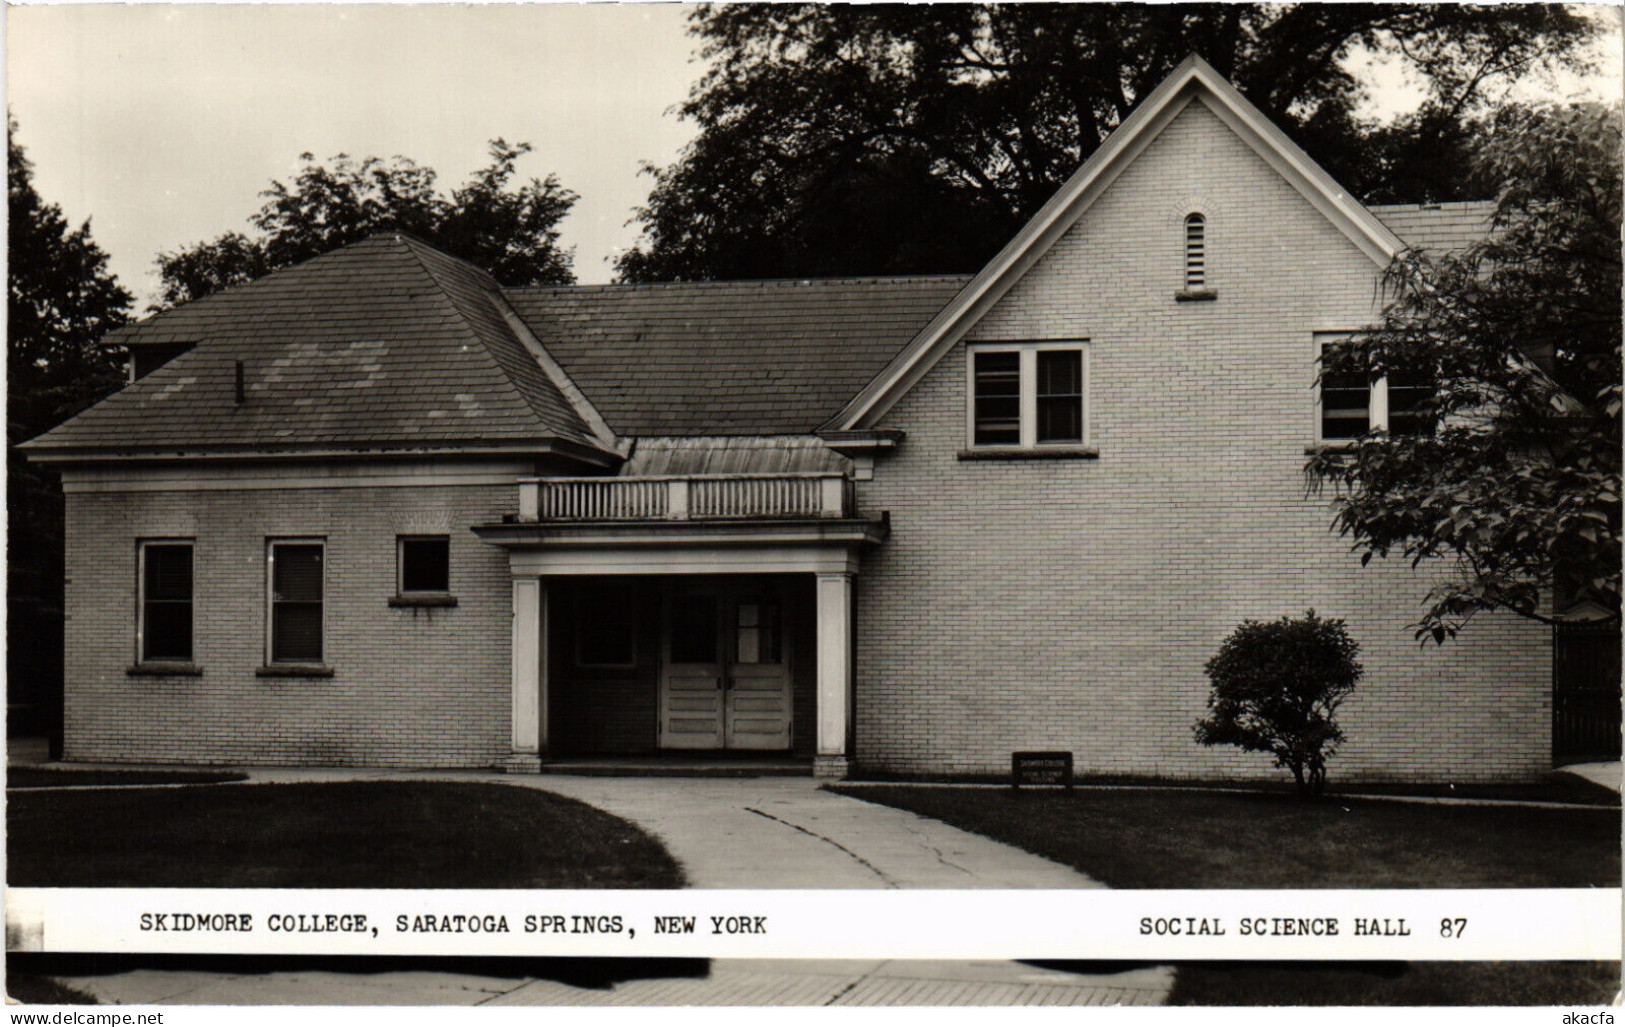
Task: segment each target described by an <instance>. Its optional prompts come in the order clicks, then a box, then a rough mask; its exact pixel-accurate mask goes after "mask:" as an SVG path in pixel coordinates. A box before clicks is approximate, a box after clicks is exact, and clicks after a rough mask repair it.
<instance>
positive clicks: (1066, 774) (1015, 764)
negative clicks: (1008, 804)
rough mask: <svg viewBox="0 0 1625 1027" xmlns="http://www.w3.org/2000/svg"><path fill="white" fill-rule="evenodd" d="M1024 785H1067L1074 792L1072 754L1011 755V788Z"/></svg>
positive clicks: (1067, 788) (1035, 753) (1018, 753)
mask: <svg viewBox="0 0 1625 1027" xmlns="http://www.w3.org/2000/svg"><path fill="white" fill-rule="evenodd" d="M1022 785H1065V786H1066V790H1067V791H1071V790H1072V754H1071V753H1070V752H1013V753H1011V754H1010V787H1011V788H1020V787H1021V786H1022Z"/></svg>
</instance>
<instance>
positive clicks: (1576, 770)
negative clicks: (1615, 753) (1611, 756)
mask: <svg viewBox="0 0 1625 1027" xmlns="http://www.w3.org/2000/svg"><path fill="white" fill-rule="evenodd" d="M1557 769H1558V771H1559V772H1561V773H1564V774H1577V775H1579V776H1580V777H1583V778H1585V779H1586V780H1587V781H1590V782H1592V783H1593V784H1599V785H1602V786H1603V787H1604V788H1612V789H1613V790H1614V791H1616V792H1617V791H1619V790H1620V783H1621V781H1620V777H1621V770H1620V764H1619V762H1618V761H1617V760H1616V761H1615V762H1613V763H1571V764H1569V765H1568V766H1566V767H1558V768H1557Z"/></svg>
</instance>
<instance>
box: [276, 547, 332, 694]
mask: <svg viewBox="0 0 1625 1027" xmlns="http://www.w3.org/2000/svg"><path fill="white" fill-rule="evenodd" d="M326 550H327V546H326V543H325V542H323V541H322V540H321V539H274V540H272V541H270V542H268V543H267V544H266V562H267V564H268V567H267V573H266V577H267V579H268V581H267V585H268V592H269V595H268V597H267V604H266V605H267V607H268V617H267V623H266V630H265V635H266V650H267V652H268V654H269V656H270V660H269V662H270V663H272V664H279V663H294V664H301V663H309V664H319V663H321V662H322V619H323V597H324V594H325V592H326V584H327V572H326V563H327V560H326Z"/></svg>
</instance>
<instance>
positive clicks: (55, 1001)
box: [6, 973, 98, 1006]
mask: <svg viewBox="0 0 1625 1027" xmlns="http://www.w3.org/2000/svg"><path fill="white" fill-rule="evenodd" d="M6 995H7V996H8V997H10V998H11V999H14V1000H15V1001H17V1002H21V1003H23V1004H24V1005H29V1006H94V1005H98V1003H97V1001H96V997H95V996H94V995H87V994H85V993H84V992H82V991H79V990H78V989H77V988H70V987H68V986H67V985H66V984H61V983H59V982H57V981H53V980H51V978H49V977H40V976H37V975H35V974H24V973H7V974H6Z"/></svg>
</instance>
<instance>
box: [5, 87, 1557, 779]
mask: <svg viewBox="0 0 1625 1027" xmlns="http://www.w3.org/2000/svg"><path fill="white" fill-rule="evenodd" d="M1488 213H1489V208H1488V205H1485V204H1446V205H1441V206H1435V207H1426V208H1422V207H1416V206H1406V207H1381V208H1369V209H1368V208H1365V207H1362V206H1361V205H1359V204H1358V203H1357V202H1355V201H1354V200H1353V199H1352V198H1350V197H1349V196H1348V195H1347V194H1346V193H1345V192H1344V191H1342V190H1341V189H1340V188H1339V187H1338V186H1337V184H1336V183H1335V182H1333V181H1331V180H1330V179H1329V178H1328V176H1327V175H1326V174H1325V172H1324V171H1322V170H1321V169H1320V168H1319V167H1317V166H1316V165H1315V164H1314V163H1313V162H1312V161H1310V160H1309V159H1308V157H1306V156H1305V155H1304V154H1303V153H1302V152H1301V151H1300V150H1299V149H1298V148H1297V147H1295V146H1294V145H1293V144H1292V143H1291V142H1290V141H1289V140H1287V138H1286V137H1285V136H1284V135H1283V134H1282V133H1281V132H1280V131H1279V130H1278V129H1277V128H1275V126H1273V125H1271V124H1269V123H1268V121H1267V120H1266V119H1264V118H1263V117H1262V115H1260V114H1259V113H1258V111H1257V110H1255V109H1254V108H1252V107H1251V106H1250V105H1249V104H1248V103H1247V101H1246V100H1245V99H1243V98H1242V97H1241V96H1240V95H1239V94H1238V93H1236V91H1235V90H1234V89H1233V88H1231V87H1230V86H1229V85H1228V84H1227V83H1226V82H1224V81H1223V80H1222V79H1221V78H1220V77H1219V76H1218V75H1217V74H1216V73H1215V72H1214V71H1213V70H1212V69H1211V68H1209V67H1208V66H1207V65H1205V64H1203V63H1202V62H1200V61H1199V60H1194V59H1193V60H1191V61H1187V62H1186V63H1185V64H1184V65H1182V66H1181V67H1180V68H1179V69H1178V70H1176V71H1175V73H1174V74H1173V75H1172V76H1170V78H1169V79H1168V80H1167V81H1166V82H1164V83H1163V84H1162V85H1161V86H1160V87H1159V88H1158V89H1157V90H1156V91H1155V92H1153V93H1152V94H1151V95H1150V96H1149V97H1147V99H1146V100H1145V102H1144V103H1142V104H1141V105H1140V107H1139V108H1138V109H1137V110H1136V111H1135V113H1134V114H1133V115H1132V116H1131V117H1130V118H1129V119H1128V120H1127V121H1126V122H1125V123H1124V124H1123V126H1122V127H1121V128H1120V129H1119V130H1118V131H1117V132H1116V133H1115V134H1114V135H1113V136H1112V137H1111V138H1110V139H1109V140H1107V142H1106V143H1105V144H1104V145H1103V146H1102V147H1101V148H1100V149H1099V151H1098V152H1097V153H1096V154H1095V155H1094V156H1092V157H1091V158H1090V159H1089V161H1088V162H1087V163H1086V164H1085V165H1084V166H1083V168H1081V169H1080V170H1079V172H1078V173H1077V174H1076V175H1075V176H1074V177H1073V178H1072V179H1071V180H1070V181H1069V182H1068V183H1067V184H1066V185H1065V186H1064V187H1063V188H1062V189H1061V191H1060V192H1059V193H1058V194H1057V195H1056V197H1055V198H1054V199H1053V200H1052V201H1051V202H1050V203H1049V204H1048V205H1047V206H1046V207H1045V208H1044V209H1043V210H1042V211H1040V212H1039V213H1038V214H1037V215H1036V216H1035V218H1034V219H1033V221H1032V222H1031V223H1030V224H1029V225H1028V226H1027V227H1026V228H1025V229H1023V231H1022V232H1021V233H1020V234H1019V235H1018V236H1017V237H1016V238H1015V239H1014V240H1012V241H1011V242H1010V244H1009V245H1008V246H1007V247H1006V248H1005V249H1004V250H1003V251H1002V252H1001V253H1000V254H998V255H997V256H996V257H995V258H994V259H993V260H992V262H990V263H989V265H988V266H987V267H986V268H984V269H983V270H982V271H981V272H979V273H978V274H976V275H975V276H973V277H968V278H953V277H941V278H907V279H836V280H818V281H799V282H798V281H785V282H736V283H704V284H673V285H652V286H598V287H558V288H520V289H505V288H502V287H500V286H498V285H497V284H496V283H495V282H494V281H493V280H492V279H491V278H490V277H489V276H487V275H486V274H484V272H482V271H480V270H479V269H477V268H473V267H471V266H469V265H467V264H465V263H462V262H460V261H457V260H455V259H453V258H450V257H448V256H446V255H444V254H441V253H439V252H437V251H435V250H433V249H431V248H430V247H428V246H426V245H424V244H422V243H420V242H418V241H416V240H413V239H410V238H408V237H405V236H399V235H385V236H376V237H373V238H371V239H368V240H366V241H364V242H361V243H358V244H355V245H353V246H350V247H347V248H345V249H343V250H339V251H336V252H334V253H331V254H327V255H325V256H322V257H319V258H317V259H315V260H311V261H309V262H307V263H305V264H301V265H298V266H295V267H291V268H287V269H284V270H282V271H279V272H276V273H274V274H272V275H270V276H268V277H266V278H264V279H261V280H259V281H257V282H254V283H252V284H249V285H245V286H241V287H239V288H236V289H232V290H228V291H226V292H223V293H220V294H217V295H214V296H211V297H209V298H206V299H204V300H200V301H198V302H196V303H193V304H189V305H188V306H186V307H182V308H179V309H176V310H173V311H169V312H166V313H162V314H158V315H154V316H153V317H151V318H149V319H147V320H145V321H143V322H140V323H138V324H136V325H133V326H131V327H129V328H126V329H124V330H122V331H121V332H120V333H118V334H117V335H116V336H115V338H114V339H113V340H112V341H115V342H117V343H120V344H125V345H128V346H129V348H130V350H131V352H132V354H133V356H132V377H133V379H134V380H133V382H132V384H131V385H130V386H128V387H127V388H126V389H124V390H123V391H121V392H120V393H118V394H117V395H115V396H112V397H110V398H109V399H107V400H106V401H104V402H103V403H101V404H99V405H97V406H96V407H94V408H92V409H91V410H89V411H87V412H85V413H84V414H81V415H80V416H79V417H77V418H75V419H73V420H72V421H69V422H68V423H67V424H65V425H63V426H61V427H60V428H58V429H56V430H54V431H52V432H50V433H48V434H46V435H44V436H42V437H41V438H39V439H37V440H35V441H33V442H31V443H29V444H28V445H27V447H26V449H27V452H28V453H29V454H30V456H31V457H33V458H34V459H37V460H41V461H45V462H49V463H50V464H52V465H53V466H56V467H58V468H60V469H61V471H62V473H63V479H64V488H65V491H66V493H67V531H68V536H67V545H68V579H69V581H68V589H67V604H68V611H69V621H68V625H67V637H68V642H67V652H66V663H67V690H66V709H65V717H66V731H65V733H66V756H67V758H69V759H78V760H96V761H140V762H165V761H173V762H185V763H216V762H229V763H268V764H277V763H280V764H314V765H321V764H342V765H381V766H382V765H397V766H461V767H485V766H505V767H508V768H510V769H516V770H523V769H529V768H533V767H535V766H537V765H539V764H540V763H541V762H543V761H546V760H549V759H557V758H562V757H565V756H570V755H615V754H625V755H647V754H651V753H661V752H701V753H708V754H714V753H717V752H726V751H730V750H733V751H741V752H753V753H761V752H771V753H777V754H781V755H789V756H792V757H799V758H802V759H804V760H805V761H806V762H808V763H809V764H811V765H812V767H813V768H814V770H815V771H816V772H818V773H821V774H828V775H840V774H844V773H847V772H849V771H850V770H851V769H853V768H857V769H859V770H865V771H884V772H894V773H919V774H939V773H967V774H969V773H990V772H996V771H999V770H1000V769H1001V768H1004V767H1007V766H1008V759H1009V754H1010V752H1011V751H1012V750H1016V749H1064V750H1068V751H1070V752H1072V753H1073V754H1074V756H1075V759H1076V761H1077V766H1078V768H1079V770H1080V772H1092V773H1113V774H1132V775H1161V776H1174V777H1180V776H1188V777H1208V778H1214V777H1244V776H1249V775H1261V774H1267V773H1272V771H1271V770H1270V768H1269V767H1268V765H1267V761H1266V760H1263V759H1261V758H1259V757H1247V756H1243V755H1242V754H1239V753H1234V752H1230V751H1219V750H1214V749H1205V748H1201V747H1198V746H1197V745H1195V744H1194V743H1193V741H1192V738H1191V724H1192V722H1193V721H1194V720H1195V719H1196V718H1197V717H1199V716H1200V715H1201V713H1202V711H1203V708H1204V703H1205V700H1206V697H1207V691H1208V685H1207V681H1206V679H1205V677H1204V675H1203V672H1202V665H1203V663H1204V661H1205V660H1206V659H1207V658H1208V656H1210V655H1211V654H1212V652H1213V651H1214V650H1215V649H1216V647H1217V646H1218V644H1219V642H1220V641H1221V640H1222V639H1223V638H1224V636H1225V635H1226V634H1227V633H1228V632H1229V631H1230V630H1231V629H1232V628H1233V627H1234V626H1235V625H1236V624H1237V623H1238V622H1239V621H1241V620H1242V619H1244V618H1249V617H1250V618H1257V619H1271V618H1275V617H1278V616H1280V615H1283V614H1290V613H1301V612H1302V611H1303V610H1305V609H1307V608H1311V607H1312V608H1314V609H1315V610H1317V611H1318V612H1320V613H1322V614H1323V615H1328V616H1335V617H1340V618H1343V619H1345V620H1346V621H1347V622H1348V625H1349V629H1350V631H1351V633H1352V634H1353V635H1354V637H1355V638H1356V639H1357V640H1358V641H1359V642H1360V643H1361V646H1362V659H1363V661H1364V664H1365V668H1366V674H1365V679H1364V681H1363V683H1362V685H1361V687H1360V688H1359V689H1358V690H1357V691H1356V693H1355V694H1354V696H1353V698H1352V699H1350V700H1349V701H1348V702H1347V703H1346V704H1345V706H1344V708H1343V714H1342V719H1343V723H1344V725H1345V727H1346V730H1347V733H1348V735H1349V742H1348V743H1347V744H1346V745H1345V747H1344V749H1343V751H1342V754H1341V755H1340V756H1339V757H1338V760H1337V767H1336V771H1337V773H1338V774H1339V776H1342V777H1344V778H1358V779H1364V780H1380V779H1406V780H1451V781H1467V780H1490V779H1499V780H1509V779H1518V778H1527V777H1532V776H1534V775H1537V774H1539V773H1541V772H1543V771H1544V770H1546V769H1547V768H1548V766H1549V764H1550V743H1551V692H1550V687H1551V645H1550V639H1549V637H1548V634H1547V631H1546V629H1544V628H1542V627H1541V626H1539V625H1535V624H1530V623H1526V622H1522V621H1518V620H1516V619H1514V618H1510V617H1493V616H1492V617H1485V618H1483V619H1482V620H1480V621H1476V622H1475V623H1474V625H1473V626H1472V628H1471V629H1470V630H1468V631H1467V632H1466V633H1465V634H1464V635H1463V636H1462V638H1461V639H1459V640H1458V641H1457V642H1455V643H1452V644H1450V645H1447V646H1445V647H1442V648H1427V649H1423V648H1419V647H1418V646H1417V644H1416V642H1415V641H1414V640H1413V638H1412V634H1411V630H1410V627H1409V625H1410V624H1411V623H1412V622H1413V621H1414V620H1416V618H1417V615H1418V613H1419V602H1420V600H1421V598H1422V596H1423V595H1424V594H1425V593H1426V592H1427V590H1428V587H1429V585H1430V580H1429V579H1428V577H1427V576H1426V569H1424V570H1423V571H1418V572H1413V571H1412V570H1410V569H1409V568H1408V567H1406V566H1404V565H1403V564H1400V563H1398V562H1386V563H1385V562H1383V561H1377V562H1374V563H1373V564H1372V565H1370V566H1368V567H1365V568H1362V567H1361V566H1360V564H1359V560H1358V558H1357V557H1356V556H1354V555H1351V554H1350V553H1349V552H1348V549H1347V545H1346V543H1345V542H1344V541H1341V540H1340V539H1339V538H1338V537H1337V536H1336V535H1335V534H1333V533H1332V532H1331V531H1330V530H1329V525H1330V513H1329V510H1328V506H1327V502H1326V500H1325V499H1324V498H1317V497H1314V496H1309V495H1306V494H1305V488H1304V480H1303V477H1302V466H1303V463H1304V456H1305V451H1306V449H1307V448H1310V447H1314V446H1321V445H1337V444H1338V443H1339V442H1340V441H1341V440H1343V439H1347V438H1349V437H1352V436H1353V435H1357V434H1359V433H1360V432H1362V431H1364V430H1365V428H1366V427H1367V426H1382V427H1394V428H1398V427H1400V426H1401V425H1402V423H1403V419H1404V417H1405V414H1406V403H1407V395H1408V393H1407V387H1408V385H1407V383H1405V382H1400V381H1395V382H1377V383H1364V382H1355V383H1349V382H1334V383H1330V384H1329V385H1328V387H1327V388H1325V389H1324V390H1323V394H1322V395H1317V394H1316V392H1315V390H1314V388H1313V383H1314V380H1315V376H1316V366H1315V362H1316V357H1317V354H1318V352H1319V347H1320V346H1321V345H1323V344H1324V343H1325V342H1326V341H1327V340H1329V339H1331V338H1335V337H1336V336H1337V334H1338V333H1341V332H1348V331H1350V330H1352V329H1355V328H1357V327H1359V326H1360V325H1361V324H1363V323H1366V322H1367V321H1369V320H1370V319H1371V318H1372V317H1373V316H1374V315H1375V314H1376V313H1377V311H1378V309H1379V303H1380V298H1379V297H1378V295H1377V291H1376V283H1377V275H1378V272H1379V271H1380V270H1381V268H1382V267H1383V266H1384V265H1385V264H1386V263H1387V261H1388V260H1389V258H1390V257H1392V256H1393V255H1394V254H1395V253H1397V252H1399V251H1400V250H1402V249H1403V248H1405V247H1406V246H1407V245H1414V246H1423V247H1434V248H1450V247H1460V246H1464V245H1466V244H1468V243H1469V242H1471V241H1473V239H1474V238H1475V237H1477V236H1478V235H1479V234H1481V233H1482V232H1483V231H1484V230H1485V222H1486V218H1487V216H1488Z"/></svg>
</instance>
